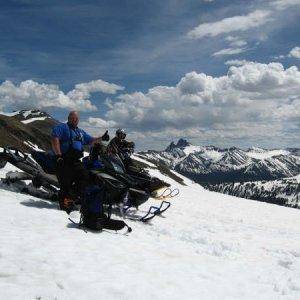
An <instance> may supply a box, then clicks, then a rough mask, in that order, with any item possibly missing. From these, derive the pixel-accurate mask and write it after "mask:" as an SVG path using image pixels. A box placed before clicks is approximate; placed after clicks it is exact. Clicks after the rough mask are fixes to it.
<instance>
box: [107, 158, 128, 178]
mask: <svg viewBox="0 0 300 300" xmlns="http://www.w3.org/2000/svg"><path fill="white" fill-rule="evenodd" d="M109 160H110V163H111V165H112V167H113V169H114V171H115V172H116V173H120V174H124V173H125V171H124V167H123V163H122V161H121V160H120V159H119V158H117V157H115V156H111V157H110V159H109Z"/></svg>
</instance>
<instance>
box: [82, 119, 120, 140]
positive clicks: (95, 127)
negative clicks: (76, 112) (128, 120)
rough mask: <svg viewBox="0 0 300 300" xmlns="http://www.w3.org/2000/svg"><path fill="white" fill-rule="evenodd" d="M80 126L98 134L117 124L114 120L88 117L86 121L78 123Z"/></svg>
mask: <svg viewBox="0 0 300 300" xmlns="http://www.w3.org/2000/svg"><path fill="white" fill-rule="evenodd" d="M80 126H82V127H83V128H85V129H86V130H87V131H89V132H91V133H92V134H94V135H95V136H99V135H100V134H102V132H103V131H104V130H109V129H112V128H117V126H118V124H117V122H115V121H107V120H104V119H102V118H99V117H97V118H94V117H89V118H88V119H87V120H86V121H82V122H81V123H80Z"/></svg>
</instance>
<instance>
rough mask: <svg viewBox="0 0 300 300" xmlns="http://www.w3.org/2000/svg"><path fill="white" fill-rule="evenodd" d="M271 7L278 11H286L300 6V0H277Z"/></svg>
mask: <svg viewBox="0 0 300 300" xmlns="http://www.w3.org/2000/svg"><path fill="white" fill-rule="evenodd" d="M271 5H272V6H273V7H274V8H275V9H277V10H284V9H286V8H288V7H290V6H295V5H300V0H276V1H273V2H271Z"/></svg>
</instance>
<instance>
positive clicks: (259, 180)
mask: <svg viewBox="0 0 300 300" xmlns="http://www.w3.org/2000/svg"><path fill="white" fill-rule="evenodd" d="M139 156H140V157H142V158H144V159H147V160H149V161H151V162H155V163H159V164H165V165H167V166H168V167H170V168H171V169H173V170H176V171H177V172H179V173H180V174H183V175H184V176H186V177H188V178H190V179H192V180H194V181H196V182H198V183H200V184H202V185H204V186H206V187H207V188H208V189H210V190H213V191H218V192H221V193H225V194H230V195H234V196H238V197H243V198H249V199H254V200H259V201H265V202H271V203H276V204H281V205H286V206H292V207H299V206H300V200H299V198H300V188H299V181H298V180H297V179H295V178H298V177H295V178H294V176H297V175H298V174H300V149H298V148H288V149H272V150H267V149H261V148H254V147H252V148H249V149H247V150H243V149H239V148H236V147H232V148H228V149H221V148H217V147H214V146H205V147H202V146H193V145H191V144H190V143H189V142H187V141H186V140H182V139H181V140H179V141H178V143H177V144H175V143H174V142H172V143H171V144H170V145H169V146H168V147H167V148H166V150H165V151H152V150H149V151H146V152H140V153H139Z"/></svg>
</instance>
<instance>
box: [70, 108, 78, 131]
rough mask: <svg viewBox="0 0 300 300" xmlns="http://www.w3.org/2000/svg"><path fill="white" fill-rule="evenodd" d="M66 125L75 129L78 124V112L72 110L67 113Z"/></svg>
mask: <svg viewBox="0 0 300 300" xmlns="http://www.w3.org/2000/svg"><path fill="white" fill-rule="evenodd" d="M68 123H69V124H70V125H71V126H73V127H77V125H78V123H79V115H78V112H77V111H76V110H72V111H71V112H70V113H69V116H68Z"/></svg>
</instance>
